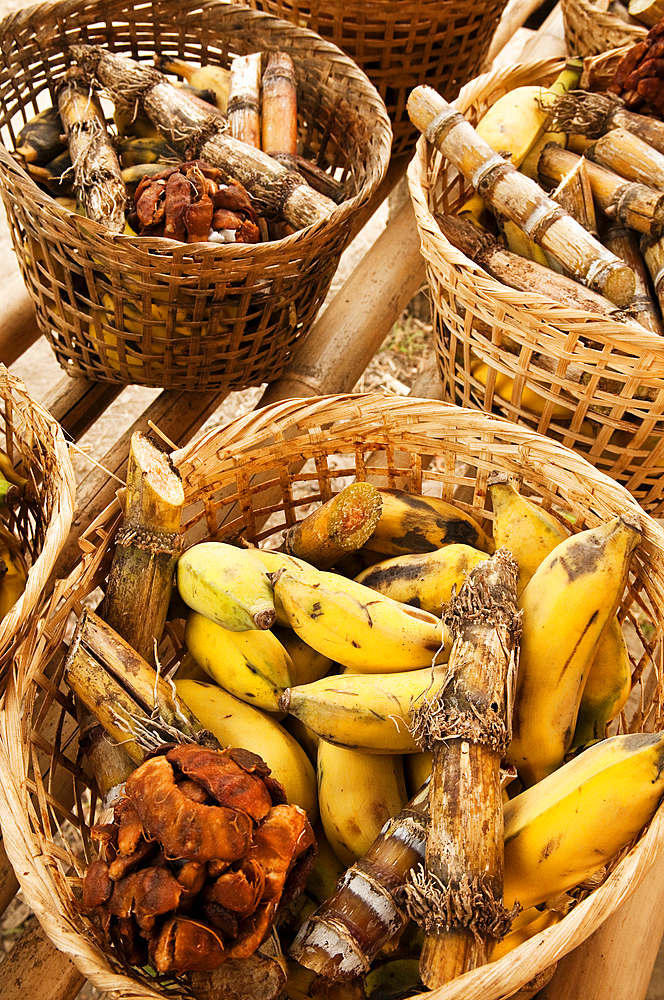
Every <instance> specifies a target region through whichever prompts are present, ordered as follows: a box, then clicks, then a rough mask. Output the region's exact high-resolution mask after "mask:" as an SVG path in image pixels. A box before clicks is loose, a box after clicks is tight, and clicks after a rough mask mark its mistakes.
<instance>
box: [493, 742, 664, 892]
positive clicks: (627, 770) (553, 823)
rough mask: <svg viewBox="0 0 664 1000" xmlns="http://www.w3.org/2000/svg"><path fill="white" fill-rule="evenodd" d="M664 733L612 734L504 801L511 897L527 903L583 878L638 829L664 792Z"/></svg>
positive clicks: (506, 889)
mask: <svg viewBox="0 0 664 1000" xmlns="http://www.w3.org/2000/svg"><path fill="white" fill-rule="evenodd" d="M663 751H664V733H654V734H653V733H636V734H634V735H626V736H611V737H609V738H608V739H604V740H601V741H600V742H598V743H595V744H593V745H592V746H591V747H588V748H587V749H586V750H584V751H583V752H582V753H580V754H578V756H576V757H573V758H572V760H570V761H569V762H568V763H566V764H564V765H563V766H562V767H560V768H558V770H556V771H553V772H552V773H551V774H549V775H548V776H547V777H545V778H543V779H542V780H541V781H539V782H538V783H537V784H535V785H533V786H532V787H531V788H527V789H526V790H525V791H523V792H521V794H520V795H517V796H515V797H514V798H513V799H511V800H510V801H509V802H508V803H507V804H506V805H505V807H504V820H505V870H504V902H505V905H506V906H507V907H511V906H512V905H513V904H514V903H515V902H516V901H518V902H519V903H520V904H521V906H522V907H523V909H524V910H527V909H528V908H529V907H531V906H538V905H540V904H541V903H543V902H545V901H546V900H547V899H552V898H553V897H555V896H558V895H559V894H560V893H563V892H566V891H567V890H569V889H572V888H574V886H577V885H579V883H580V882H582V881H583V880H584V879H586V878H588V877H589V876H590V875H592V874H593V873H595V872H597V871H599V870H600V869H601V868H602V867H603V866H604V865H605V864H606V863H607V861H609V860H610V859H611V858H613V857H615V855H616V854H618V852H619V851H621V850H622V849H623V848H624V847H626V846H627V845H628V844H629V843H630V842H631V841H632V839H633V838H634V837H636V836H637V834H639V833H640V832H641V830H642V829H643V827H644V826H645V825H646V823H648V822H649V821H650V820H651V819H652V817H653V816H654V814H655V811H656V809H657V807H658V805H659V803H660V801H661V798H662V794H663V793H664V770H663V769H662V767H661V760H662V752H663Z"/></svg>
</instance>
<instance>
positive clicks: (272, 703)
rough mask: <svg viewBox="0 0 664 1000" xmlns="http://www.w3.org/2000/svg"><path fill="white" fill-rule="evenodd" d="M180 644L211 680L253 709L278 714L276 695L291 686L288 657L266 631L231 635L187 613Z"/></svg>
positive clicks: (250, 631) (207, 621) (201, 618)
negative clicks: (184, 645) (181, 643)
mask: <svg viewBox="0 0 664 1000" xmlns="http://www.w3.org/2000/svg"><path fill="white" fill-rule="evenodd" d="M184 641H185V644H186V646H187V649H188V650H189V652H190V653H191V654H192V656H193V657H194V659H195V660H196V662H197V663H198V664H200V666H201V667H203V669H204V670H205V671H206V672H207V673H208V674H209V675H210V677H211V678H212V680H214V681H216V682H217V684H219V685H221V687H223V688H225V689H226V690H227V691H230V693H231V694H234V695H235V697H236V698H240V699H241V700H242V701H246V702H247V703H248V704H249V705H254V706H255V707H256V708H263V709H266V710H267V711H272V712H276V711H278V710H279V698H280V696H281V695H282V694H283V692H284V691H285V689H286V688H287V687H290V686H291V685H292V684H293V683H295V676H294V672H293V664H292V661H291V658H290V656H289V655H288V653H287V652H286V650H285V649H284V647H283V646H282V645H281V643H280V642H279V640H278V639H277V637H276V636H275V635H273V634H272V632H270V631H269V630H268V629H256V628H252V629H247V630H246V631H245V632H231V631H230V629H227V628H224V627H223V626H222V625H217V623H216V622H213V621H210V619H209V618H206V617H205V615H201V614H199V613H198V611H191V612H190V613H189V616H188V618H187V624H186V626H185V632H184Z"/></svg>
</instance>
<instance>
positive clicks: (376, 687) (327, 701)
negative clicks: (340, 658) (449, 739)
mask: <svg viewBox="0 0 664 1000" xmlns="http://www.w3.org/2000/svg"><path fill="white" fill-rule="evenodd" d="M445 670H446V667H445V666H444V665H443V666H442V667H436V668H435V669H434V670H433V671H432V670H430V669H428V668H423V669H421V670H405V671H402V672H400V673H393V674H354V673H346V674H333V675H330V676H328V677H323V678H322V680H320V681H314V682H313V683H312V684H302V685H301V686H300V687H293V688H288V690H287V691H284V694H283V695H282V698H281V708H282V709H283V711H284V712H289V713H290V714H291V715H294V716H295V717H296V718H298V719H300V721H301V722H304V724H305V725H306V726H308V727H309V729H311V730H313V732H314V733H316V734H317V735H318V736H319V737H320V738H321V739H323V740H328V742H330V743H336V745H337V746H341V747H347V748H349V749H351V750H366V751H368V752H370V753H417V752H418V750H419V747H418V745H417V743H416V742H415V740H414V739H413V737H412V736H411V735H410V732H409V730H408V724H409V722H410V720H411V716H412V710H413V707H415V706H416V705H417V700H418V699H419V698H420V697H421V696H422V695H423V694H424V692H425V691H427V689H428V688H429V686H430V685H431V684H432V683H434V684H436V685H437V684H439V683H440V681H441V680H442V677H443V674H442V671H445Z"/></svg>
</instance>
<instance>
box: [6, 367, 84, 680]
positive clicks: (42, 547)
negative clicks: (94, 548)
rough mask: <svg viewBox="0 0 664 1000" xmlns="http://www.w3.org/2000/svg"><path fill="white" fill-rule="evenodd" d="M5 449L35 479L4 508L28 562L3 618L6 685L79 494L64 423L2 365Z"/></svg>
mask: <svg viewBox="0 0 664 1000" xmlns="http://www.w3.org/2000/svg"><path fill="white" fill-rule="evenodd" d="M0 449H2V451H4V452H6V454H7V455H8V456H9V457H10V459H11V460H12V463H13V465H14V467H15V469H16V471H17V472H18V473H19V474H20V475H21V476H23V477H25V478H26V479H27V480H28V481H29V483H30V486H29V487H28V490H27V491H26V496H25V498H24V499H22V500H21V501H20V502H19V504H18V505H17V506H16V507H9V508H5V509H4V510H3V512H2V520H3V522H4V524H5V525H6V526H7V527H8V528H9V529H10V531H11V532H12V533H13V534H14V535H15V536H16V538H17V539H18V540H19V541H20V543H21V547H22V551H23V554H24V556H25V559H26V562H27V565H28V579H27V583H26V586H25V590H24V591H23V594H22V595H21V597H19V599H18V601H17V602H16V603H15V604H14V606H13V607H12V608H11V610H10V611H8V612H7V614H6V615H5V616H4V617H3V618H2V620H0V688H4V685H5V683H6V679H7V672H8V667H9V663H10V661H11V658H12V654H13V653H14V651H15V650H16V648H17V646H18V644H19V643H20V641H21V640H22V639H23V638H25V636H26V635H27V634H28V633H29V632H30V631H31V630H32V629H34V626H35V621H36V620H37V617H38V611H39V607H40V605H41V602H42V599H43V597H42V594H43V591H44V590H45V588H46V586H47V584H48V581H49V576H50V575H51V571H52V569H53V566H54V565H55V561H56V559H57V557H58V555H59V553H60V550H61V549H62V546H63V545H64V543H65V540H66V538H67V535H68V534H69V529H70V527H71V522H72V517H73V514H74V496H75V492H76V481H75V478H74V469H73V466H72V463H71V459H70V457H69V452H68V449H67V444H66V441H65V439H64V435H63V433H62V429H61V427H60V426H59V424H58V423H57V422H56V421H55V420H54V419H53V417H51V415H50V414H49V413H47V411H46V410H45V409H44V408H43V407H42V406H40V405H39V404H38V403H37V402H36V401H35V400H34V399H32V398H31V396H30V395H29V393H28V391H27V389H26V387H25V385H24V384H23V382H21V380H20V379H18V378H16V376H14V375H11V374H10V373H9V372H8V371H7V369H6V368H5V366H4V365H0Z"/></svg>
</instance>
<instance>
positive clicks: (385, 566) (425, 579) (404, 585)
mask: <svg viewBox="0 0 664 1000" xmlns="http://www.w3.org/2000/svg"><path fill="white" fill-rule="evenodd" d="M486 558H487V554H486V552H482V551H481V550H480V549H476V548H473V546H472V545H463V544H462V543H461V542H451V543H450V544H449V545H444V546H443V547H442V548H441V549H435V550H434V551H433V552H417V553H414V554H413V555H408V556H393V557H392V558H391V559H384V560H383V561H382V562H378V563H376V564H375V565H374V566H369V567H368V569H365V570H363V571H362V572H361V573H360V574H359V575H358V576H356V577H355V581H356V583H362V584H364V586H365V587H371V589H372V590H376V591H378V593H379V594H383V595H384V596H385V597H391V598H392V600H394V601H399V602H400V603H402V604H410V605H412V606H413V607H415V608H422V610H423V611H429V612H430V613H431V614H434V615H438V616H440V615H442V613H443V606H444V605H445V604H448V603H449V600H450V597H451V596H452V588H453V587H456V588H457V590H458V589H459V588H460V587H461V584H462V583H463V581H464V580H465V578H466V573H468V571H469V570H471V569H472V568H473V567H474V566H477V564H478V563H480V562H483V561H484V560H485V559H486Z"/></svg>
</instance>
